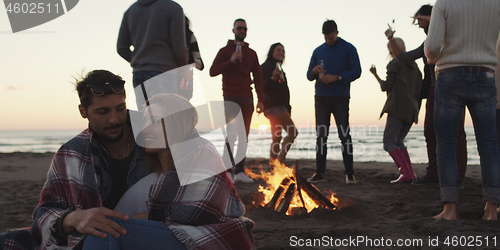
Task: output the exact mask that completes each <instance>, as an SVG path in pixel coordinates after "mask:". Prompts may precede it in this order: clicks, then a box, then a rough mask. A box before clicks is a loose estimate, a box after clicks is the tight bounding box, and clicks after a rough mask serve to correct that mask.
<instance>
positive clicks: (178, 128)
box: [144, 93, 198, 173]
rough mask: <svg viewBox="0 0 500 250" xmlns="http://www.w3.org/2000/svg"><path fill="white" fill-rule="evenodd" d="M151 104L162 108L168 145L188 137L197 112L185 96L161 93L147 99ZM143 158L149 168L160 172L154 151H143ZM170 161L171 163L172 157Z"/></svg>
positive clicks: (196, 120) (195, 121)
mask: <svg viewBox="0 0 500 250" xmlns="http://www.w3.org/2000/svg"><path fill="white" fill-rule="evenodd" d="M153 104H156V105H158V106H160V107H161V108H162V113H161V117H162V118H163V121H164V132H165V133H166V134H167V138H168V144H169V145H173V144H175V143H179V142H182V141H185V140H186V139H187V138H189V136H190V135H191V133H192V131H193V129H194V128H195V126H196V124H197V123H198V112H197V111H196V109H195V108H194V107H193V105H192V104H191V103H190V102H189V101H188V100H186V98H184V97H182V96H180V95H176V94H170V93H162V94H157V95H154V96H153V97H151V98H150V99H149V105H153ZM167 149H168V146H167ZM144 159H145V160H146V163H147V164H148V165H149V167H150V168H151V169H153V170H154V171H155V172H158V173H159V172H161V164H160V161H159V159H158V155H157V154H156V153H147V152H144ZM170 161H171V162H172V163H173V159H170Z"/></svg>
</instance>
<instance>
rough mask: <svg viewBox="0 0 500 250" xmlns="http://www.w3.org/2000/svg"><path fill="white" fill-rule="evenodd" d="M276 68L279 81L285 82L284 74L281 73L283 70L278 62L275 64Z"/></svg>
mask: <svg viewBox="0 0 500 250" xmlns="http://www.w3.org/2000/svg"><path fill="white" fill-rule="evenodd" d="M276 68H278V69H279V71H280V72H281V73H280V79H281V81H284V80H285V74H284V73H283V69H282V68H281V64H280V63H279V62H276Z"/></svg>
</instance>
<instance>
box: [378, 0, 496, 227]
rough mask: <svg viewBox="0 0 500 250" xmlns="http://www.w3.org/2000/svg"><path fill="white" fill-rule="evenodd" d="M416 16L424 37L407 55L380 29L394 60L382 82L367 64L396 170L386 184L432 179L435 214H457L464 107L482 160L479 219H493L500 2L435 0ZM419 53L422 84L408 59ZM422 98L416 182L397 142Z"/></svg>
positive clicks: (398, 42)
mask: <svg viewBox="0 0 500 250" xmlns="http://www.w3.org/2000/svg"><path fill="white" fill-rule="evenodd" d="M415 20H416V21H417V22H418V25H419V27H420V28H423V29H424V32H425V33H426V34H427V35H428V37H427V39H426V41H425V42H424V43H423V44H422V45H421V46H420V47H419V48H417V49H415V50H412V51H409V52H406V49H405V46H404V42H403V40H401V39H400V38H395V37H393V35H394V31H393V30H391V29H389V30H387V31H386V32H385V34H386V36H387V38H388V39H389V43H388V45H387V46H388V49H389V53H390V55H391V57H392V58H393V60H392V61H391V62H390V63H389V64H388V65H387V80H385V81H384V80H382V79H380V77H379V76H378V74H377V71H376V69H375V67H374V66H372V68H371V69H370V71H371V72H372V73H373V75H374V76H375V78H376V79H377V81H378V82H379V83H380V87H381V89H382V91H386V92H387V101H386V104H385V106H384V109H383V111H382V113H387V114H388V116H387V123H386V128H385V131H384V149H385V150H386V151H387V152H389V154H390V155H391V156H392V158H393V159H394V162H395V163H396V165H397V166H398V168H399V170H400V172H401V175H400V177H399V178H398V179H397V180H395V181H392V182H393V183H396V182H405V181H412V184H413V185H417V186H419V185H424V184H428V183H435V182H439V183H440V186H441V200H442V202H443V204H444V210H443V212H442V213H440V214H439V215H437V216H435V217H434V218H436V219H448V220H455V219H457V214H456V204H457V203H458V190H459V189H463V188H464V186H463V180H464V177H465V172H466V167H467V148H466V138H465V130H464V120H465V107H467V108H468V109H469V112H470V114H471V117H472V121H473V124H474V131H475V135H476V142H477V147H478V151H479V155H480V161H481V172H482V179H483V197H484V199H485V200H486V205H485V208H484V216H483V219H485V220H496V219H497V206H498V204H500V200H499V198H500V193H499V190H500V174H499V173H500V172H499V171H500V152H499V148H500V140H498V139H497V138H498V137H497V136H492V135H497V134H498V133H499V132H500V128H499V126H500V123H499V122H498V121H499V117H498V113H499V111H498V104H497V102H498V100H497V98H498V96H497V88H498V87H499V85H500V84H499V82H497V83H496V84H497V87H495V74H494V73H495V68H496V67H497V65H498V56H499V55H498V54H497V53H498V49H496V50H495V48H496V47H497V48H498V46H499V45H498V38H499V37H500V34H499V31H500V2H499V1H496V0H485V1H479V2H474V3H471V2H470V1H467V0H460V1H450V0H438V1H437V2H436V5H435V6H434V9H433V8H432V6H430V5H424V6H422V7H421V8H420V9H419V10H418V11H417V13H416V14H415V16H414V21H415ZM418 58H423V61H424V65H425V67H424V73H425V77H424V80H423V81H421V75H420V71H419V70H418V68H417V67H416V64H415V63H414V60H416V59H418ZM497 68H498V67H497ZM436 73H437V74H436ZM421 85H422V86H421ZM495 96H497V97H496V98H495ZM422 98H427V104H426V115H425V125H424V135H425V139H426V143H427V152H428V158H429V165H428V167H427V171H426V174H425V176H424V177H423V178H422V179H420V180H417V177H416V175H415V173H414V171H413V167H412V164H411V161H410V159H409V155H408V152H407V149H406V147H405V145H404V143H403V141H404V138H405V137H406V134H407V133H408V131H409V129H410V127H411V125H412V123H413V122H415V123H416V122H417V116H418V111H419V108H420V102H421V99H422ZM495 109H496V111H495ZM495 117H496V119H495ZM495 121H497V122H496V123H495Z"/></svg>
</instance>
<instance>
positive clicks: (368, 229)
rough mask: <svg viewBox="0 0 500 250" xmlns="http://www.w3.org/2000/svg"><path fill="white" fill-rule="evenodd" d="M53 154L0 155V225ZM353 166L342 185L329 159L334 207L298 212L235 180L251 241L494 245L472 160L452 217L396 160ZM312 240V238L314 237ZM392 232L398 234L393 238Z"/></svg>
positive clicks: (338, 166) (305, 166) (7, 224)
mask: <svg viewBox="0 0 500 250" xmlns="http://www.w3.org/2000/svg"><path fill="white" fill-rule="evenodd" d="M52 155H53V154H52V153H45V154H35V153H7V154H0V232H5V231H7V230H9V229H12V228H19V227H27V226H30V225H31V213H32V211H33V208H34V207H35V206H36V204H37V203H38V198H39V197H38V196H39V192H40V190H41V188H42V186H43V183H44V181H45V178H46V173H47V169H48V167H49V164H50V161H51V159H52ZM299 162H300V167H301V174H302V175H303V176H304V177H305V178H308V177H310V176H311V175H312V174H313V173H314V169H315V164H314V160H300V161H299ZM294 163H295V160H288V161H287V162H286V165H288V166H291V165H293V164H294ZM246 165H247V167H250V166H255V168H254V169H255V171H257V170H256V167H257V166H259V165H262V166H263V168H264V169H267V160H266V159H247V164H246ZM354 168H355V170H356V178H357V180H358V184H356V185H346V184H345V177H344V175H343V165H342V162H338V161H329V162H328V165H327V172H326V179H327V182H324V183H319V184H317V185H316V186H317V187H318V189H319V190H321V191H324V190H331V191H332V192H334V193H336V197H337V198H338V199H339V204H338V207H339V208H338V209H337V210H326V209H316V210H313V211H312V212H311V213H309V214H307V215H305V216H302V217H291V216H285V215H282V214H279V213H277V212H274V211H270V210H268V209H266V208H262V207H260V208H255V209H253V208H252V206H251V205H250V204H251V201H252V199H251V198H252V197H253V195H255V193H256V192H257V190H258V187H259V185H265V183H264V182H263V181H262V180H256V181H255V182H254V183H252V184H244V183H236V188H237V190H238V193H239V195H240V197H241V199H242V201H243V203H245V204H246V205H247V208H248V209H247V212H246V214H245V216H247V217H249V218H251V219H252V220H254V221H255V228H254V230H253V234H254V238H255V244H256V246H257V248H258V249H295V248H296V246H299V244H301V243H302V244H307V243H308V242H309V243H311V244H313V243H316V245H315V246H313V247H309V248H307V249H332V248H334V249H342V248H344V247H341V246H340V247H336V245H335V243H342V242H341V240H344V241H343V243H345V244H350V246H357V247H355V248H357V249H365V248H368V247H366V245H367V244H370V242H369V240H372V241H371V244H372V247H374V248H376V249H394V248H393V247H388V246H386V245H387V244H388V243H392V244H394V245H396V244H397V243H401V242H402V243H408V244H410V243H411V246H413V247H410V248H405V249H441V248H442V247H445V246H446V244H445V243H446V242H447V241H446V239H447V238H448V240H449V243H450V246H451V244H453V243H456V244H457V245H458V246H464V244H465V245H469V247H468V249H474V248H477V249H495V247H494V246H495V244H496V245H497V246H498V245H500V226H499V222H498V221H483V220H481V217H482V215H483V208H484V200H483V199H482V195H481V194H482V187H481V178H480V176H481V173H480V168H479V167H478V166H469V167H468V169H467V177H466V179H465V182H464V184H465V189H464V190H460V193H459V195H460V196H459V202H460V203H459V205H458V207H457V212H458V219H459V220H457V221H445V220H439V221H438V220H434V219H432V218H431V216H434V215H437V214H438V213H439V212H441V210H442V204H441V202H440V199H439V187H438V185H437V184H429V185H426V186H421V187H415V186H412V185H410V184H409V183H403V184H390V183H389V182H390V180H393V179H395V178H397V176H398V172H397V170H396V167H395V165H394V164H389V163H376V162H367V163H360V162H355V163H354ZM415 172H416V174H417V176H419V177H421V176H423V175H424V173H425V165H423V164H418V165H415ZM437 237H438V238H437ZM453 237H455V238H453ZM486 237H488V238H487V239H486ZM493 237H495V238H493ZM301 239H302V240H303V241H300V240H301ZM314 239H319V240H316V242H314V241H313V240H314ZM349 239H354V240H361V239H364V240H365V243H362V242H358V241H348V240H349ZM382 239H383V240H382ZM399 239H401V240H403V241H399V242H398V240H399ZM435 239H438V241H437V242H436V241H435ZM320 240H327V241H320ZM330 240H331V241H330ZM335 240H337V241H335ZM367 240H368V241H367ZM429 240H432V243H437V244H438V245H439V248H436V247H431V245H430V243H429ZM453 240H455V241H453ZM391 241H392V242H391ZM405 241H406V242H405ZM495 241H496V242H495ZM318 243H321V244H325V243H328V244H329V245H318ZM479 244H481V245H482V246H478V245H479ZM486 244H488V246H489V247H486ZM376 245H378V247H375V246H376ZM382 245H384V246H382ZM417 245H420V246H418V247H417ZM304 246H306V245H304ZM327 246H328V247H327ZM368 246H370V245H368ZM459 248H460V247H459Z"/></svg>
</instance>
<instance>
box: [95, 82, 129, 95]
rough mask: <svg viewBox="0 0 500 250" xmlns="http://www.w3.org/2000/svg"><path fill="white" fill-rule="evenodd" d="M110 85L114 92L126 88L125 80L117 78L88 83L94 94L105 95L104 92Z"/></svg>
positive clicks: (119, 91)
mask: <svg viewBox="0 0 500 250" xmlns="http://www.w3.org/2000/svg"><path fill="white" fill-rule="evenodd" d="M108 86H109V87H110V88H111V90H113V92H115V93H122V92H123V91H124V90H125V81H123V80H116V81H112V82H106V83H91V84H87V88H88V87H90V90H91V91H92V94H94V95H96V96H101V95H104V93H106V88H107V87H108Z"/></svg>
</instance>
